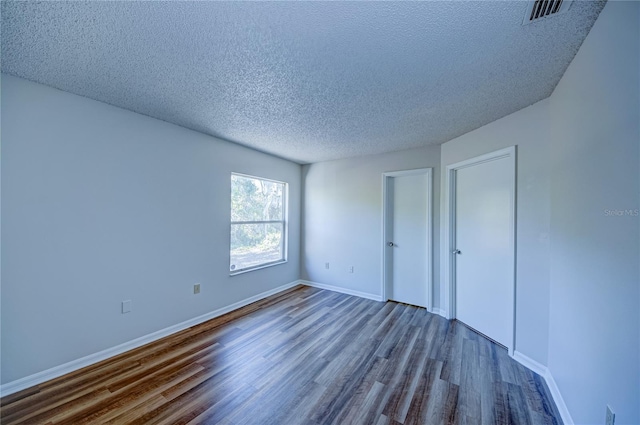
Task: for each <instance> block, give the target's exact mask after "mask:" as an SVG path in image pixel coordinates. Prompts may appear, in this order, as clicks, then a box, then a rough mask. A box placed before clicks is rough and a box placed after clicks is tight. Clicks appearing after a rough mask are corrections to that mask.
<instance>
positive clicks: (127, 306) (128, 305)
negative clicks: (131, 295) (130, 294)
mask: <svg viewBox="0 0 640 425" xmlns="http://www.w3.org/2000/svg"><path fill="white" fill-rule="evenodd" d="M130 311H131V300H125V301H122V314H125V313H129V312H130Z"/></svg>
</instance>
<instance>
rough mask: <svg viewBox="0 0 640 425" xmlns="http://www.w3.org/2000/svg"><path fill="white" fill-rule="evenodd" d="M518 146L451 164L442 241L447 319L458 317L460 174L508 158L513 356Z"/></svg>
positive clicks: (510, 345) (512, 344)
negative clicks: (456, 249)
mask: <svg viewBox="0 0 640 425" xmlns="http://www.w3.org/2000/svg"><path fill="white" fill-rule="evenodd" d="M516 154H517V150H516V146H510V147H507V148H504V149H499V150H497V151H494V152H489V153H486V154H484V155H480V156H476V157H474V158H469V159H466V160H464V161H460V162H456V163H454V164H450V165H447V167H446V172H445V176H444V177H445V184H444V188H445V190H444V217H443V218H444V226H443V227H444V237H443V238H442V247H443V248H442V254H441V258H442V259H443V267H442V283H441V291H442V293H443V294H444V308H443V310H444V312H445V314H446V318H447V319H455V318H456V305H455V304H456V280H455V259H454V258H453V254H452V252H451V251H452V250H453V247H454V244H455V236H456V233H455V230H456V229H455V211H456V205H455V201H456V197H455V189H456V181H455V178H456V171H457V170H460V169H463V168H467V167H472V166H474V165H479V164H482V163H485V162H489V161H494V160H497V159H502V158H508V159H509V161H510V164H511V168H512V170H513V179H512V181H511V195H512V196H511V225H510V228H511V244H510V245H511V261H510V266H511V269H512V276H513V285H511V289H512V293H511V294H510V295H511V296H510V297H509V298H510V299H511V300H512V305H511V308H510V309H509V310H510V312H511V320H510V324H511V332H510V334H511V341H509V343H508V345H507V348H508V350H509V354H511V355H513V352H514V350H515V347H516V323H515V320H516V283H517V282H516V220H517V217H516V213H517V211H516V205H517V199H516V197H517V190H516V188H517V178H518V176H517V168H516V164H517V161H516Z"/></svg>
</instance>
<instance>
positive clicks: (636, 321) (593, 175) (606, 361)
mask: <svg viewBox="0 0 640 425" xmlns="http://www.w3.org/2000/svg"><path fill="white" fill-rule="evenodd" d="M639 23H640V3H638V2H618V1H615V2H609V3H608V4H607V5H606V6H605V8H604V9H603V11H602V13H601V14H600V17H599V18H598V20H597V21H596V23H595V25H594V26H593V28H592V29H591V32H590V34H589V36H588V37H587V38H586V40H585V41H584V43H583V45H582V47H581V49H580V51H579V52H578V54H577V55H576V57H575V59H574V60H573V62H572V63H571V65H570V66H569V68H568V69H567V71H566V73H565V75H564V77H563V78H562V80H561V81H560V83H559V84H558V86H557V87H556V89H555V91H554V93H553V95H552V96H551V116H552V117H553V121H552V131H553V136H554V140H553V144H552V149H551V152H552V157H553V163H552V182H553V184H552V186H551V202H552V209H551V240H552V245H551V312H550V313H551V316H550V330H551V331H550V340H549V363H548V365H549V369H550V370H551V372H552V374H553V376H554V378H555V380H556V382H557V384H558V387H559V388H560V390H561V392H562V394H563V397H564V400H565V402H566V404H567V407H568V408H569V411H570V412H571V415H572V416H573V419H574V421H575V422H576V423H579V424H602V423H604V415H605V405H606V404H610V405H611V407H612V408H613V409H614V411H615V412H616V414H617V415H616V424H618V425H619V424H638V423H640V348H639V339H638V329H639V327H640V316H639V311H640V303H639V301H638V299H639V297H640V276H639V274H638V263H639V261H640V251H639V246H638V245H639V239H638V232H639V218H638V217H637V216H630V215H623V216H618V215H609V216H608V215H607V213H606V210H637V209H638V208H640V184H639V176H640V167H639V161H638V155H639V145H640V130H639V124H638V122H639V121H640V104H639V90H640V88H639V84H640V68H639V64H638V63H639V60H640V55H639V53H638V52H639V50H640V33H639V28H640V25H639Z"/></svg>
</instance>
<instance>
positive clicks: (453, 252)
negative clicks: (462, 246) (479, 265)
mask: <svg viewBox="0 0 640 425" xmlns="http://www.w3.org/2000/svg"><path fill="white" fill-rule="evenodd" d="M451 253H452V254H458V255H459V254H462V251H460V250H459V249H454V250H453V251H451Z"/></svg>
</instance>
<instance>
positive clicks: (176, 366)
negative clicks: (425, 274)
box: [0, 286, 562, 425]
mask: <svg viewBox="0 0 640 425" xmlns="http://www.w3.org/2000/svg"><path fill="white" fill-rule="evenodd" d="M0 421H1V422H2V424H6V425H12V424H40V425H60V424H73V425H82V424H110V425H120V424H139V425H142V424H145V425H147V424H163V425H164V424H167V425H174V424H191V425H195V424H216V425H252V424H256V425H269V424H274V425H289V424H291V425H302V424H323V425H324V424H362V425H364V424H367V425H369V424H379V425H398V424H403V425H414V424H430V425H431V424H434V425H437V424H491V425H493V424H525V425H528V424H533V425H538V424H544V425H547V424H554V425H555V424H561V423H562V422H561V420H560V416H559V414H558V410H557V408H556V406H555V405H554V403H553V400H552V397H551V394H550V392H549V389H548V388H547V386H546V384H545V382H544V380H543V379H542V378H541V377H540V376H538V375H536V374H535V373H533V372H531V371H530V370H528V369H526V368H524V367H523V366H522V365H520V364H518V363H516V362H515V361H513V359H511V358H510V357H509V356H508V353H507V352H506V350H504V349H503V348H501V347H498V346H497V345H496V344H494V343H493V342H491V341H489V340H487V339H486V338H484V337H483V336H481V335H478V334H476V333H475V332H473V331H471V330H469V329H468V328H466V327H465V326H463V325H462V324H460V323H457V322H455V321H453V322H450V321H447V320H446V319H443V318H442V317H439V316H435V315H433V314H430V313H428V312H427V311H426V310H425V309H422V308H418V307H415V306H411V305H407V304H399V303H394V302H387V303H380V302H375V301H372V300H368V299H362V298H357V297H353V296H349V295H345V294H341V293H336V292H331V291H326V290H322V289H318V288H311V287H306V286H298V287H296V288H292V289H290V290H287V291H284V292H281V293H279V294H276V295H273V296H271V297H268V298H266V299H264V300H260V301H258V302H255V303H253V304H250V305H248V306H245V307H243V308H240V309H238V310H235V311H232V312H230V313H228V314H225V315H223V316H220V317H217V318H214V319H212V320H209V321H207V322H205V323H202V324H200V325H197V326H193V327H191V328H188V329H185V330H183V331H180V332H177V333H175V334H173V335H170V336H168V337H166V338H163V339H161V340H159V341H155V342H152V343H150V344H147V345H145V346H143V347H139V348H136V349H134V350H131V351H129V352H127V353H124V354H121V355H118V356H115V357H113V358H111V359H108V360H106V361H103V362H100V363H98V364H95V365H92V366H88V367H86V368H84V369H82V370H78V371H75V372H73V373H70V374H68V375H65V376H62V377H59V378H56V379H54V380H51V381H49V382H45V383H43V384H41V385H38V386H35V387H32V388H28V389H26V390H23V391H21V392H19V393H16V394H12V395H9V396H7V397H4V398H3V399H2V400H1V401H0Z"/></svg>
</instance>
